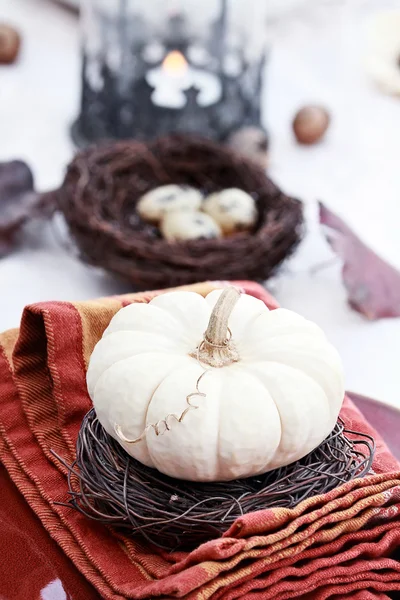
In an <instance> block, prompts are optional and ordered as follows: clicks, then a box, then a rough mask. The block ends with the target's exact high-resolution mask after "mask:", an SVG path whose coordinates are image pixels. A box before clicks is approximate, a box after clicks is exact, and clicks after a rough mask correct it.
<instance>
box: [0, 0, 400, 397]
mask: <svg viewBox="0 0 400 600" xmlns="http://www.w3.org/2000/svg"><path fill="white" fill-rule="evenodd" d="M344 4H346V3H344ZM347 4H349V3H347ZM352 6H354V3H353V4H352ZM399 8H400V2H399ZM357 16H358V15H357V11H354V10H353V9H349V8H343V6H342V7H341V8H338V9H337V10H332V13H330V15H329V18H323V19H322V20H320V21H319V22H318V23H317V25H316V24H314V25H313V26H311V25H310V24H309V22H308V21H307V20H305V21H304V22H303V21H301V22H294V23H293V24H292V25H291V26H290V27H287V28H284V29H283V30H282V31H280V33H279V35H277V36H275V37H276V38H277V39H276V40H275V43H274V46H273V51H272V53H271V61H270V67H269V76H268V78H269V82H268V86H269V87H268V106H267V107H266V108H267V118H268V122H269V129H270V133H271V164H270V174H271V176H272V177H273V179H275V181H276V182H277V183H278V184H279V185H280V186H281V187H282V188H283V189H284V190H285V191H286V192H287V193H289V194H293V195H295V196H297V197H299V198H301V199H302V200H303V201H304V202H305V204H306V212H307V219H308V234H307V237H306V239H305V241H304V242H303V244H302V246H301V248H300V250H299V251H298V253H297V255H296V256H295V257H294V258H293V259H292V260H291V261H290V262H289V263H288V264H287V265H286V266H285V268H284V270H283V272H282V273H281V275H280V276H279V277H278V278H277V279H276V280H274V281H273V282H270V283H269V284H268V287H269V288H270V289H272V291H273V292H274V293H275V294H276V296H277V298H278V300H279V301H280V302H281V303H282V304H283V305H284V306H286V307H288V308H291V309H293V310H296V311H298V312H299V313H301V314H303V315H305V316H306V317H309V318H311V319H313V320H315V321H316V322H317V323H318V324H319V325H320V326H321V327H322V328H323V329H324V330H325V332H326V333H327V335H328V337H329V338H330V339H331V341H332V342H333V343H334V344H335V345H336V347H337V348H338V350H339V352H340V353H341V355H342V357H343V361H344V364H345V369H346V376H347V387H348V389H351V390H352V391H355V392H358V393H362V394H367V395H370V396H373V397H376V398H377V399H380V400H382V401H385V402H387V403H390V404H393V405H397V406H398V407H400V391H399V389H400V386H399V382H398V379H397V376H398V373H399V366H400V319H390V320H389V319H388V320H381V321H378V322H374V323H370V322H367V321H365V320H364V319H363V318H362V317H361V316H360V315H358V314H357V313H355V312H353V311H352V310H351V309H349V308H348V306H347V304H346V294H345V290H344V288H343V286H342V283H341V278H340V264H339V263H337V264H336V265H334V266H332V267H329V268H326V269H325V270H322V271H319V272H318V274H316V275H312V273H311V272H310V269H311V268H312V266H314V265H316V264H318V263H320V262H323V261H325V260H327V259H329V258H330V257H332V254H331V252H330V250H329V249H328V247H327V245H326V243H325V241H324V239H323V237H322V235H321V233H320V231H319V228H318V225H317V221H316V213H317V211H316V200H318V199H321V200H323V201H324V202H325V203H326V204H327V205H328V206H329V207H330V208H332V209H333V210H335V211H337V212H338V213H340V214H341V215H342V216H343V217H344V218H345V219H346V220H347V221H348V222H349V224H351V226H352V227H353V228H354V229H355V230H356V231H357V232H358V233H359V234H360V235H361V236H362V237H363V238H364V240H365V241H366V242H367V243H369V244H370V245H371V246H372V247H373V248H374V249H375V250H377V251H378V252H379V253H380V254H381V255H382V256H383V257H384V258H386V259H387V260H389V261H391V262H392V263H393V264H394V265H396V266H397V267H399V268H400V236H399V231H400V168H399V159H400V99H398V100H396V99H393V98H388V97H386V96H383V95H381V94H380V93H379V92H378V91H376V90H375V89H374V88H373V86H371V84H370V82H369V81H368V79H367V78H366V76H365V74H364V72H363V70H362V68H361V65H360V45H359V40H360V28H359V25H358V18H357ZM2 20H4V21H8V22H10V23H14V24H15V25H16V26H17V27H18V28H19V29H20V30H21V32H22V35H23V50H22V53H21V56H20V59H19V61H18V63H17V64H16V65H14V66H11V67H0V139H1V144H0V160H10V159H13V158H22V159H23V160H26V161H27V162H28V164H29V165H30V166H31V167H32V169H33V171H34V174H35V178H36V185H37V188H38V189H40V190H46V189H50V188H53V187H57V186H58V185H59V184H60V181H61V178H62V175H63V172H64V169H65V166H66V164H67V163H68V161H69V160H70V158H71V156H72V153H73V146H72V144H71V141H70V139H69V132H68V128H69V125H70V123H71V121H72V120H73V118H74V116H75V115H76V112H77V109H78V102H79V55H78V53H79V43H78V24H77V18H76V16H75V15H74V14H72V13H71V12H69V11H66V10H64V9H62V8H60V7H59V6H58V5H56V4H53V3H52V2H51V1H50V0H2V1H1V3H0V21H2ZM310 101H311V102H321V103H323V104H325V105H326V106H327V107H329V109H330V110H331V112H332V116H333V122H332V126H331V128H330V130H329V135H328V136H327V138H326V140H325V141H324V142H323V143H322V144H320V145H318V146H314V147H310V148H304V147H301V146H299V145H297V144H296V143H295V142H294V140H293V137H292V134H291V130H290V121H291V118H292V115H293V113H294V112H295V111H296V109H297V108H298V107H299V106H300V105H302V104H303V103H306V102H310ZM56 233H57V230H55V229H54V226H52V227H50V226H46V227H45V228H44V229H43V228H42V229H40V230H38V229H37V228H32V230H31V231H30V232H29V240H28V243H27V244H26V245H25V246H24V247H23V248H21V249H20V250H18V251H17V252H15V253H14V254H13V255H11V256H9V257H7V258H5V259H2V260H0V330H3V329H6V328H10V327H15V326H17V325H18V323H19V319H20V315H21V312H22V309H23V307H24V306H25V305H26V304H28V303H31V302H36V301H39V300H50V299H52V300H53V299H57V300H64V299H65V300H78V299H85V298H92V297H96V296H99V295H105V294H110V293H120V292H126V291H128V290H129V286H128V285H124V284H121V283H119V282H116V281H115V280H113V279H112V278H111V277H110V276H108V275H106V274H103V273H101V272H99V271H97V270H94V269H91V268H89V267H87V266H85V265H83V264H82V263H80V262H79V261H78V260H76V259H75V257H74V256H73V255H72V254H71V253H70V252H69V251H68V250H67V249H65V247H64V246H62V245H61V244H60V239H59V238H60V235H59V234H57V235H56Z"/></svg>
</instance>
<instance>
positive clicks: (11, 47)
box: [0, 23, 21, 65]
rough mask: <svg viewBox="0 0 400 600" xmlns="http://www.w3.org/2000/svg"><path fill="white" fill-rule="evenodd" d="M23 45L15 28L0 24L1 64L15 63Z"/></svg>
mask: <svg viewBox="0 0 400 600" xmlns="http://www.w3.org/2000/svg"><path fill="white" fill-rule="evenodd" d="M20 45H21V38H20V35H19V33H18V31H16V30H15V29H14V28H13V27H10V26H9V25H5V24H4V23H3V24H0V64H3V65H8V64H11V63H13V62H14V61H15V59H16V58H17V56H18V52H19V48H20Z"/></svg>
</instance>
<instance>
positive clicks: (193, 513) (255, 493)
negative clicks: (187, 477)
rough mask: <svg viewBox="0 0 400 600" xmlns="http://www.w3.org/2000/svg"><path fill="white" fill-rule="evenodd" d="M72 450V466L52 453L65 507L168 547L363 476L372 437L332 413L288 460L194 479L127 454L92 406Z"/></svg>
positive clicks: (186, 544) (188, 544) (189, 544)
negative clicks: (328, 423) (311, 445)
mask: <svg viewBox="0 0 400 600" xmlns="http://www.w3.org/2000/svg"><path fill="white" fill-rule="evenodd" d="M76 449H77V458H76V461H75V462H74V463H73V464H72V465H68V464H67V463H66V462H65V461H63V460H62V459H61V458H60V457H57V458H58V459H59V460H60V461H61V462H63V464H64V465H65V466H66V467H67V468H68V483H69V493H70V495H71V499H70V503H69V504H68V506H72V507H74V508H75V509H77V510H79V511H80V512H81V513H82V514H84V515H85V516H87V517H89V518H91V519H94V520H97V521H100V522H101V523H105V524H107V525H111V526H113V527H115V528H118V529H119V530H121V531H122V532H123V533H125V534H135V535H136V534H138V535H141V536H142V537H143V538H145V539H146V540H147V541H149V542H150V543H152V544H154V545H156V546H158V547H160V548H164V549H168V550H171V549H172V550H173V549H177V548H179V549H183V548H185V549H192V548H195V547H197V546H198V545H199V544H201V543H202V542H205V541H207V540H210V539H213V538H216V537H219V536H220V535H222V534H223V533H224V532H225V531H226V530H227V529H228V528H229V526H230V525H231V524H232V523H233V522H234V521H235V520H236V519H237V518H238V517H240V516H241V515H245V514H247V513H250V512H253V511H255V510H261V509H264V508H273V507H278V506H279V507H286V508H293V507H294V506H296V505H297V504H298V503H299V502H301V501H302V500H305V499H306V498H310V497H311V496H315V495H318V494H324V493H326V492H329V491H330V490H332V489H333V488H335V487H337V486H339V485H341V484H342V483H345V482H346V481H350V480H351V479H354V478H355V477H362V476H364V475H366V474H367V473H368V472H369V470H370V468H371V465H372V462H373V458H374V453H375V443H374V439H373V438H372V437H371V436H369V435H367V434H364V433H359V432H354V431H349V430H346V429H345V428H344V425H343V422H342V421H341V420H340V419H339V421H338V422H337V424H336V426H335V428H334V430H333V431H332V433H331V434H330V435H329V436H328V437H327V438H326V440H325V441H324V442H322V444H321V445H320V446H319V447H318V448H316V449H315V450H314V451H313V452H311V453H310V454H308V455H307V456H306V457H304V458H302V459H301V460H299V461H297V462H296V463H293V464H291V465H288V466H287V467H282V468H281V469H276V470H274V471H271V472H269V473H266V474H265V475H260V476H256V477H250V478H248V479H240V480H235V481H230V482H221V483H195V482H188V481H181V480H178V479H173V478H171V477H167V476H166V475H163V474H161V473H159V472H158V471H157V470H155V469H150V468H148V467H145V466H144V465H142V464H141V463H140V462H138V461H137V460H135V459H134V458H132V457H131V456H129V455H128V454H127V452H125V450H124V449H123V448H122V447H121V446H120V444H118V442H117V441H116V440H115V439H114V438H112V437H111V436H110V435H109V434H108V433H107V432H106V431H105V430H104V429H103V427H102V425H101V424H100V422H99V421H98V420H97V417H96V413H95V411H94V409H92V410H91V411H89V412H88V413H87V415H86V416H85V418H84V420H83V422H82V425H81V429H80V432H79V436H78V440H77V448H76Z"/></svg>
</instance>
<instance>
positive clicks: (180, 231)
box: [160, 211, 221, 241]
mask: <svg viewBox="0 0 400 600" xmlns="http://www.w3.org/2000/svg"><path fill="white" fill-rule="evenodd" d="M160 231H161V234H162V236H163V237H164V238H165V239H166V240H169V241H179V240H181V241H185V240H211V239H214V238H218V237H221V229H220V227H219V226H218V225H217V223H216V222H215V221H214V219H213V218H212V217H210V216H209V215H206V214H204V213H201V212H189V211H187V212H185V211H183V212H181V211H174V212H169V213H167V214H166V216H165V217H164V219H163V220H162V221H161V225H160Z"/></svg>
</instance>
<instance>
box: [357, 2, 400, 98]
mask: <svg viewBox="0 0 400 600" xmlns="http://www.w3.org/2000/svg"><path fill="white" fill-rule="evenodd" d="M399 31H400V11H399V10H396V11H384V12H382V13H381V14H378V15H375V17H374V18H373V19H371V21H370V23H369V27H368V50H367V55H366V60H365V62H366V68H367V71H368V73H369V75H370V77H371V78H372V79H373V80H374V81H375V83H376V84H377V86H378V87H379V88H380V89H381V90H382V91H383V92H385V93H387V94H393V95H397V96H400V35H399Z"/></svg>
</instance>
